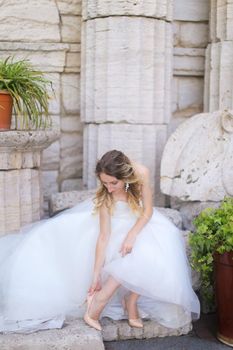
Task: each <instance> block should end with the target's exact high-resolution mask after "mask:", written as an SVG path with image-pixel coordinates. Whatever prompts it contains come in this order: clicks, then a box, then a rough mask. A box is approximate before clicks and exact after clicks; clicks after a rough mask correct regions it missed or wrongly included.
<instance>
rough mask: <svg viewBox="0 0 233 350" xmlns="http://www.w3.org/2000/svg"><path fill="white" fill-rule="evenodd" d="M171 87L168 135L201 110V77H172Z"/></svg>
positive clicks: (202, 85) (202, 83)
mask: <svg viewBox="0 0 233 350" xmlns="http://www.w3.org/2000/svg"><path fill="white" fill-rule="evenodd" d="M172 86H173V88H172V112H173V118H172V119H171V121H170V123H169V134H170V131H171V130H172V132H173V131H174V130H175V129H176V127H178V125H179V124H180V123H181V122H183V121H184V120H185V119H186V118H187V117H190V116H193V115H195V114H197V113H201V112H202V110H203V88H204V82H203V77H189V76H174V77H173V85H172Z"/></svg>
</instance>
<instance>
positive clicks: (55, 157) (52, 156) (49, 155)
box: [42, 141, 60, 170]
mask: <svg viewBox="0 0 233 350" xmlns="http://www.w3.org/2000/svg"><path fill="white" fill-rule="evenodd" d="M59 166H60V142H59V141H56V142H54V143H52V144H51V145H50V146H49V147H48V148H47V149H45V150H44V151H43V154H42V169H44V170H45V169H46V170H58V169H59Z"/></svg>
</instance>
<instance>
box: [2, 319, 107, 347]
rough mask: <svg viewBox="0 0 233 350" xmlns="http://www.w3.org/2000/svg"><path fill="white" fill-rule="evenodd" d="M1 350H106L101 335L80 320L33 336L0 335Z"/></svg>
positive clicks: (68, 322)
mask: <svg viewBox="0 0 233 350" xmlns="http://www.w3.org/2000/svg"><path fill="white" fill-rule="evenodd" d="M0 348H1V350H9V349H11V350H22V349H23V350H32V349H36V350H54V349H69V350H92V349H95V350H104V344H103V340H102V336H101V333H100V332H98V331H96V330H95V329H93V328H91V327H89V326H87V325H85V324H84V322H83V321H82V320H80V319H78V320H72V321H67V322H66V324H65V325H64V327H63V328H62V329H53V330H44V331H41V332H36V333H32V334H5V335H0Z"/></svg>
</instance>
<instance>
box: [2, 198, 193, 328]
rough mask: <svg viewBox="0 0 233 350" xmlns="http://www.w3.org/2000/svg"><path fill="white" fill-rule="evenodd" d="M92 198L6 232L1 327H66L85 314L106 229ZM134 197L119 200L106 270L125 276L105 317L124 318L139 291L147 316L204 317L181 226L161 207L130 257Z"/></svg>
mask: <svg viewBox="0 0 233 350" xmlns="http://www.w3.org/2000/svg"><path fill="white" fill-rule="evenodd" d="M92 209H93V204H92V201H91V200H87V201H84V202H83V203H81V204H78V205H77V206H75V207H74V208H72V209H69V210H66V211H65V212H63V213H61V214H59V215H57V216H56V217H54V218H51V219H48V220H45V221H42V222H39V223H37V224H35V225H32V226H31V227H30V228H27V229H26V230H25V232H21V233H18V234H13V235H12V234H11V235H7V236H5V237H3V238H1V239H0V315H1V316H0V331H1V332H32V331H36V330H39V329H48V328H60V327H62V325H63V322H64V320H65V318H66V317H67V316H68V315H75V316H78V317H81V316H82V315H83V313H84V306H82V304H83V302H84V300H85V296H86V293H87V290H88V288H89V286H90V283H91V280H92V275H93V266H94V258H95V246H96V241H97V238H98V233H99V222H98V220H99V219H98V215H93V214H92ZM136 220H137V217H136V216H135V214H133V213H132V211H131V210H130V208H129V206H128V204H127V203H126V202H122V201H119V202H117V203H116V207H115V210H114V214H113V216H112V220H111V235H110V240H109V243H108V247H107V251H106V259H105V265H104V267H103V271H102V279H103V281H104V280H105V279H106V278H107V277H108V276H109V275H111V276H113V277H114V278H115V279H116V280H118V281H120V282H121V285H122V287H120V288H119V289H118V291H117V292H116V293H115V295H114V296H113V298H112V299H111V300H110V302H109V303H108V305H107V306H106V307H105V309H104V311H103V313H102V317H104V316H108V317H111V318H113V319H115V320H117V319H121V318H124V317H125V316H124V310H123V308H122V304H121V300H122V297H123V296H124V294H126V293H127V292H129V290H131V291H134V292H137V293H139V294H140V295H141V296H140V298H139V301H138V305H139V310H140V313H141V316H142V317H148V318H153V319H156V320H157V321H158V322H159V323H161V324H162V325H165V326H167V327H171V328H178V327H180V326H183V325H185V324H186V323H188V322H190V320H191V318H198V317H199V301H198V298H197V296H196V294H195V293H194V291H193V290H192V286H191V278H190V268H189V265H188V261H187V258H186V254H185V246H184V242H183V238H182V237H181V235H180V232H179V230H178V229H177V228H176V227H175V226H174V225H173V224H172V223H171V222H170V221H169V220H168V219H167V218H166V217H164V216H163V215H162V214H160V213H159V212H158V211H157V210H155V209H154V213H153V216H152V218H151V220H150V221H149V222H148V223H147V225H146V226H145V227H144V228H143V230H142V231H141V232H140V234H139V235H138V237H137V239H136V242H135V245H134V247H133V250H132V253H131V254H128V255H126V256H125V257H122V256H121V255H120V253H119V250H120V247H121V244H122V241H123V240H124V238H125V237H126V235H127V233H128V231H129V230H130V228H131V227H132V226H133V224H134V223H135V222H136Z"/></svg>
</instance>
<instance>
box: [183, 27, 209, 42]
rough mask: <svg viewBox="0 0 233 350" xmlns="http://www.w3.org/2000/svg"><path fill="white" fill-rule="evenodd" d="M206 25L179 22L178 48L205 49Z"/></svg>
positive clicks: (206, 38) (206, 39)
mask: <svg viewBox="0 0 233 350" xmlns="http://www.w3.org/2000/svg"><path fill="white" fill-rule="evenodd" d="M208 29H209V27H208V24H207V23H190V22H180V31H179V33H180V36H179V46H182V47H185V48H188V47H192V48H202V47H203V48H206V46H207V44H208Z"/></svg>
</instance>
